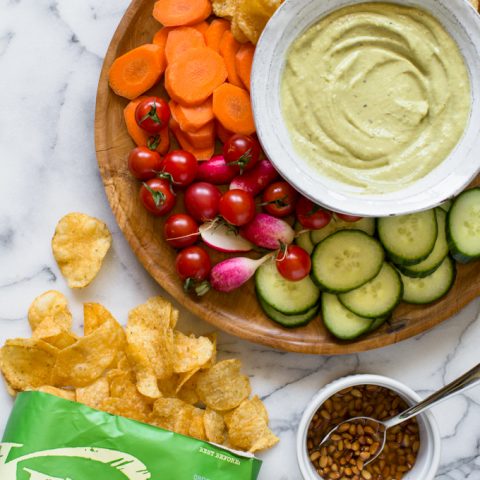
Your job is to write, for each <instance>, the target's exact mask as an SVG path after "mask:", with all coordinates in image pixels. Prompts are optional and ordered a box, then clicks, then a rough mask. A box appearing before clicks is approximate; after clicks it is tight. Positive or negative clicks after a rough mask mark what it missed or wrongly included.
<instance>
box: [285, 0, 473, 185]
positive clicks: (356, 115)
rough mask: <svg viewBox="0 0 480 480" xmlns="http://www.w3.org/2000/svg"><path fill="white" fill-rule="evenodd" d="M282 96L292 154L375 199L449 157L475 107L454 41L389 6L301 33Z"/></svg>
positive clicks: (409, 11)
mask: <svg viewBox="0 0 480 480" xmlns="http://www.w3.org/2000/svg"><path fill="white" fill-rule="evenodd" d="M281 90H282V91H281V99H282V109H283V115H284V118H285V122H286V125H287V128H288V130H289V131H290V134H291V140H292V143H293V145H294V148H295V149H296V150H297V152H298V153H299V154H300V155H301V156H302V157H304V158H305V159H306V160H307V161H308V162H309V163H310V165H311V166H313V167H314V168H315V169H317V170H318V171H320V172H321V173H322V174H324V175H326V176H329V177H331V178H333V179H336V180H338V181H340V182H343V183H346V184H349V185H352V186H355V187H359V188H360V189H361V191H365V192H368V193H374V194H377V193H382V192H388V191H394V190H399V189H401V188H404V187H405V186H407V185H409V184H411V183H412V182H414V181H416V180H418V179H420V178H422V177H424V176H425V175H427V174H428V173H429V172H431V171H432V170H433V169H434V168H435V167H436V166H438V165H439V164H440V163H441V162H442V161H443V160H445V159H446V158H447V157H448V155H449V153H450V152H451V151H452V150H453V148H454V147H455V145H456V144H457V143H458V141H459V140H460V138H461V137H462V135H463V132H464V130H465V128H466V125H467V122H468V117H469V115H470V108H471V106H470V103H471V96H470V80H469V75H468V71H467V68H466V66H465V62H464V59H463V57H462V55H461V53H460V51H459V49H458V46H457V45H456V43H455V41H454V40H453V39H452V38H451V36H450V35H449V34H448V33H447V32H446V31H445V29H444V28H443V27H442V25H441V24H440V23H439V22H438V21H437V20H436V19H435V18H433V17H432V16H431V15H430V14H429V13H427V12H425V11H423V10H420V9H417V8H410V7H403V6H399V5H394V4H388V3H363V4H357V5H352V6H349V7H345V8H342V9H340V10H337V11H335V12H333V13H331V14H329V15H328V16H326V17H325V18H323V19H322V20H320V21H319V22H318V23H316V24H315V25H313V26H312V27H310V28H309V29H307V30H306V31H305V32H304V33H303V34H301V35H300V37H299V38H297V39H296V40H295V42H294V43H293V44H292V46H291V47H290V49H289V52H288V53H287V59H286V65H285V70H284V73H283V78H282V84H281Z"/></svg>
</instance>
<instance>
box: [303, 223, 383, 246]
mask: <svg viewBox="0 0 480 480" xmlns="http://www.w3.org/2000/svg"><path fill="white" fill-rule="evenodd" d="M340 230H362V231H363V232H365V233H368V234H369V235H372V236H373V234H374V233H375V219H374V218H368V217H364V218H362V219H360V220H358V222H346V221H345V220H342V219H340V218H337V217H335V216H334V217H333V218H332V219H331V220H330V223H329V224H328V225H326V226H325V227H323V228H322V229H320V230H312V231H311V232H310V239H311V240H312V243H313V244H314V245H317V244H318V243H320V242H321V241H322V240H324V239H325V238H327V237H328V236H330V235H331V234H332V233H335V232H338V231H340Z"/></svg>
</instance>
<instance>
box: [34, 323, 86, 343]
mask: <svg viewBox="0 0 480 480" xmlns="http://www.w3.org/2000/svg"><path fill="white" fill-rule="evenodd" d="M32 338H35V339H37V340H44V341H45V342H47V343H49V344H50V345H53V346H54V347H57V348H58V349H60V350H63V349H64V348H67V347H69V346H70V345H73V344H74V343H75V342H76V341H77V340H78V337H77V335H75V334H74V333H73V332H71V331H69V330H64V329H63V328H62V327H61V326H60V325H59V324H58V323H57V321H56V320H55V317H47V318H45V320H43V322H42V323H40V325H38V327H37V328H36V329H35V330H34V331H33V334H32Z"/></svg>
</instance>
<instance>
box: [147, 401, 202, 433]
mask: <svg viewBox="0 0 480 480" xmlns="http://www.w3.org/2000/svg"><path fill="white" fill-rule="evenodd" d="M203 413H204V412H203V410H201V409H199V408H196V407H193V406H192V405H189V404H187V403H185V402H183V401H182V400H180V399H178V398H159V399H158V400H156V401H155V403H154V404H153V412H152V416H151V418H150V421H151V423H152V424H154V425H156V426H157V427H160V428H164V429H166V430H170V431H172V432H176V433H180V434H182V435H190V436H195V437H196V438H200V439H206V436H205V428H204V426H203Z"/></svg>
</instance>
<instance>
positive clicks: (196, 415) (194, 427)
mask: <svg viewBox="0 0 480 480" xmlns="http://www.w3.org/2000/svg"><path fill="white" fill-rule="evenodd" d="M192 408H193V411H192V417H191V422H190V426H189V429H188V435H189V436H190V437H193V438H198V440H206V439H207V435H206V433H205V425H204V422H203V417H204V415H205V410H201V409H200V408H195V407H192Z"/></svg>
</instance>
